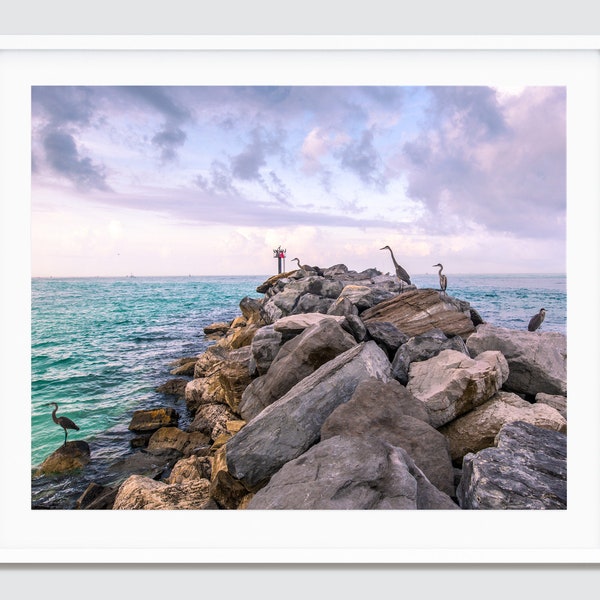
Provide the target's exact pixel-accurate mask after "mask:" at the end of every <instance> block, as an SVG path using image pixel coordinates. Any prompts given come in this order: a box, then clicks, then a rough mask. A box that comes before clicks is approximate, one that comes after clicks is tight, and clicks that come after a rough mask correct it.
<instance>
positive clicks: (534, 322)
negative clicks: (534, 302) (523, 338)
mask: <svg viewBox="0 0 600 600" xmlns="http://www.w3.org/2000/svg"><path fill="white" fill-rule="evenodd" d="M545 318H546V309H545V308H540V312H539V313H538V314H537V315H533V317H531V321H529V325H528V326H527V329H528V331H535V330H536V329H537V328H538V327H539V326H540V325H541V324H542V323H543V322H544V319H545Z"/></svg>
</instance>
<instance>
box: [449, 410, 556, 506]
mask: <svg viewBox="0 0 600 600" xmlns="http://www.w3.org/2000/svg"><path fill="white" fill-rule="evenodd" d="M456 495H457V498H458V500H459V504H460V506H461V508H463V509H488V510H489V509H501V510H506V509H513V510H522V509H566V508H567V436H566V435H565V434H564V433H559V432H557V431H549V430H547V429H542V428H540V427H536V426H535V425H531V424H529V423H523V422H521V421H518V422H514V423H509V424H508V425H505V426H504V427H503V428H502V429H501V431H500V433H499V434H498V438H497V447H495V448H486V449H485V450H481V451H480V452H478V453H477V454H467V455H466V456H465V458H464V461H463V476H462V479H461V481H460V484H459V486H458V489H457V492H456Z"/></svg>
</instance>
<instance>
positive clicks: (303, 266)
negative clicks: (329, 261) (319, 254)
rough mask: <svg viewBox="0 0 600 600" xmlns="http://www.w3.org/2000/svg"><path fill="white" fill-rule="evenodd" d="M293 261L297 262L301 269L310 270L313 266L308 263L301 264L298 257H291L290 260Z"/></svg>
mask: <svg viewBox="0 0 600 600" xmlns="http://www.w3.org/2000/svg"><path fill="white" fill-rule="evenodd" d="M293 261H296V262H297V263H298V268H299V269H302V270H303V271H312V270H313V268H312V267H311V266H310V265H301V264H300V259H299V258H292V262H293Z"/></svg>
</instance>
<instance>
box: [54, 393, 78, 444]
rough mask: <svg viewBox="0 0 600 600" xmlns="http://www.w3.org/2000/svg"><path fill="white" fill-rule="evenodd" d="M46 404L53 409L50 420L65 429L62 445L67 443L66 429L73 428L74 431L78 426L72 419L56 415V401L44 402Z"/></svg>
mask: <svg viewBox="0 0 600 600" xmlns="http://www.w3.org/2000/svg"><path fill="white" fill-rule="evenodd" d="M46 406H54V410H53V411H52V420H53V421H54V422H55V423H56V424H57V425H60V426H61V427H62V428H63V429H64V430H65V443H64V445H65V446H66V445H67V433H68V432H67V429H74V430H75V431H79V427H77V425H75V423H73V421H71V419H69V417H57V416H56V411H57V410H58V404H56V402H49V403H48V404H46Z"/></svg>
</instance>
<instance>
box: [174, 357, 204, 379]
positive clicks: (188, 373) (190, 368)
mask: <svg viewBox="0 0 600 600" xmlns="http://www.w3.org/2000/svg"><path fill="white" fill-rule="evenodd" d="M197 360H198V359H197V358H193V359H191V360H189V361H188V362H186V363H183V364H181V365H179V366H178V367H176V368H174V369H171V375H175V376H185V377H192V376H193V375H194V368H195V366H196V361H197Z"/></svg>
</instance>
